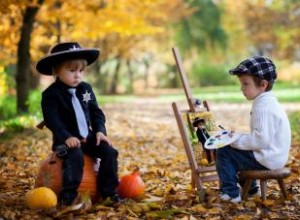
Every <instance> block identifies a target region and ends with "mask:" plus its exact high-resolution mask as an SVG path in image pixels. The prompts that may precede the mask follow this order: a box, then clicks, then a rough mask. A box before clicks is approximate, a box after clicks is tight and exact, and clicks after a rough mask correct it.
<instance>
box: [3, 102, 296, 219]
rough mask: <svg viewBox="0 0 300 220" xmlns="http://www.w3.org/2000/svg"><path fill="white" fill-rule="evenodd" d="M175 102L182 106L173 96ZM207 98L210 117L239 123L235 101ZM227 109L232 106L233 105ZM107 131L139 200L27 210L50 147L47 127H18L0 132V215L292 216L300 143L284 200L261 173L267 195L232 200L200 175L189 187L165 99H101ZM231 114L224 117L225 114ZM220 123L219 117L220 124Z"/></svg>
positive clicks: (184, 159)
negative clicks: (133, 177) (134, 180)
mask: <svg viewBox="0 0 300 220" xmlns="http://www.w3.org/2000/svg"><path fill="white" fill-rule="evenodd" d="M180 104H181V105H182V106H181V107H186V106H185V105H184V104H183V103H180ZM228 106H229V105H228V104H226V108H224V106H222V104H214V105H212V107H213V109H212V111H213V110H215V112H213V113H214V115H215V119H216V121H217V123H219V122H220V123H225V125H226V123H228V124H230V123H232V122H233V121H234V122H235V124H246V125H247V118H245V116H244V115H245V114H244V111H245V110H246V111H247V110H249V109H248V107H249V106H246V109H245V108H243V106H240V105H236V106H234V105H232V107H230V111H228V110H227V111H226V109H229V108H228ZM233 109H234V110H233ZM103 110H104V112H105V114H106V117H107V130H108V136H109V138H110V139H111V140H112V142H113V145H114V147H115V148H117V149H118V151H119V160H118V161H119V176H120V177H121V176H123V175H125V174H128V173H130V172H131V171H132V170H134V169H136V167H138V168H139V169H140V173H141V177H142V179H143V180H144V182H145V184H146V193H145V195H144V196H143V197H142V198H140V199H139V200H129V199H128V200H125V201H124V202H123V203H121V204H118V205H113V204H109V203H104V202H98V203H96V204H94V205H93V206H92V207H91V208H90V209H88V210H84V211H74V212H72V211H70V212H60V211H59V210H56V209H55V208H54V209H51V210H31V209H29V208H28V207H26V205H25V203H24V195H25V194H26V192H28V191H29V190H30V189H33V188H34V183H35V178H36V175H37V172H38V168H39V165H40V162H41V161H42V160H43V159H45V158H46V157H47V155H48V154H49V153H50V149H51V147H50V146H51V134H50V132H49V130H47V129H43V130H38V129H36V128H31V129H26V130H24V131H22V132H19V133H16V134H14V135H11V136H10V137H9V138H6V139H3V138H2V139H1V143H0V156H1V161H0V219H1V220H2V219H30V220H33V219H184V220H185V219H186V220H188V219H300V209H299V207H300V177H299V173H300V171H299V166H300V151H299V145H300V144H299V143H296V142H295V141H294V142H293V146H292V148H291V152H290V158H289V162H288V165H287V166H288V167H290V168H291V170H292V175H291V176H290V177H288V179H286V180H285V184H286V189H287V192H288V200H286V201H285V200H284V199H283V198H282V194H281V192H280V190H279V186H278V184H277V182H276V181H274V182H273V181H272V180H271V181H268V188H267V200H266V201H265V202H264V203H262V201H261V200H260V198H249V199H248V200H247V201H243V202H241V203H239V204H231V203H226V202H221V201H220V199H219V197H218V182H207V183H205V187H206V189H205V191H203V192H195V191H193V190H192V188H191V184H190V182H191V177H190V176H191V172H190V168H189V164H188V160H187V157H186V154H185V151H184V148H183V144H182V141H181V138H180V134H179V131H178V128H177V124H176V120H175V118H174V115H173V111H172V108H171V104H170V103H162V102H161V103H158V102H157V101H151V99H150V100H147V99H145V100H140V101H135V102H131V103H123V104H109V105H105V106H104V107H103ZM230 120H231V121H230ZM223 125H224V124H223Z"/></svg>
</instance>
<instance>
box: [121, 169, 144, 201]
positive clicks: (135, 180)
mask: <svg viewBox="0 0 300 220" xmlns="http://www.w3.org/2000/svg"><path fill="white" fill-rule="evenodd" d="M145 188H146V186H145V183H144V181H143V179H142V178H141V176H140V172H139V169H138V168H137V169H136V170H134V171H133V172H132V173H131V174H127V175H124V176H122V177H121V179H120V183H119V186H118V187H117V193H118V194H119V195H120V196H121V197H122V198H129V199H135V198H138V197H141V196H143V195H144V193H145Z"/></svg>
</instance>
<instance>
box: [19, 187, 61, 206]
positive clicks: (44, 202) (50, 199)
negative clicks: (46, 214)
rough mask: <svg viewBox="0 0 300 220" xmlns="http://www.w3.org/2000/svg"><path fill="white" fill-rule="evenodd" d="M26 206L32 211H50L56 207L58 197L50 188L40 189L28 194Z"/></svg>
mask: <svg viewBox="0 0 300 220" xmlns="http://www.w3.org/2000/svg"><path fill="white" fill-rule="evenodd" d="M25 204H26V205H27V206H28V207H29V208H30V209H49V208H53V207H55V206H56V204H57V197H56V195H55V193H54V192H53V191H52V190H51V189H50V188H47V187H38V188H35V189H32V190H30V191H28V192H27V193H26V195H25Z"/></svg>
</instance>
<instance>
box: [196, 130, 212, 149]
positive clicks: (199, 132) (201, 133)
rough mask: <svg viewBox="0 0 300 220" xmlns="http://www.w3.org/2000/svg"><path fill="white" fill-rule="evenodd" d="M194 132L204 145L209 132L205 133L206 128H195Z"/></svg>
mask: <svg viewBox="0 0 300 220" xmlns="http://www.w3.org/2000/svg"><path fill="white" fill-rule="evenodd" d="M196 134H197V137H198V140H199V142H200V143H201V144H202V146H203V147H204V144H205V141H206V140H207V139H208V138H209V137H210V136H209V134H208V133H207V131H206V129H200V128H197V131H196Z"/></svg>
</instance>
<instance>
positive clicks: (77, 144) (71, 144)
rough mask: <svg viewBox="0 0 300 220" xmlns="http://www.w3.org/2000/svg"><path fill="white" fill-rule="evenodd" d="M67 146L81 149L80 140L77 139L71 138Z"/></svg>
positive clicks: (67, 141)
mask: <svg viewBox="0 0 300 220" xmlns="http://www.w3.org/2000/svg"><path fill="white" fill-rule="evenodd" d="M66 145H67V146H68V147H69V148H74V147H80V140H79V139H78V138H77V137H69V138H68V139H67V140H66Z"/></svg>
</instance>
